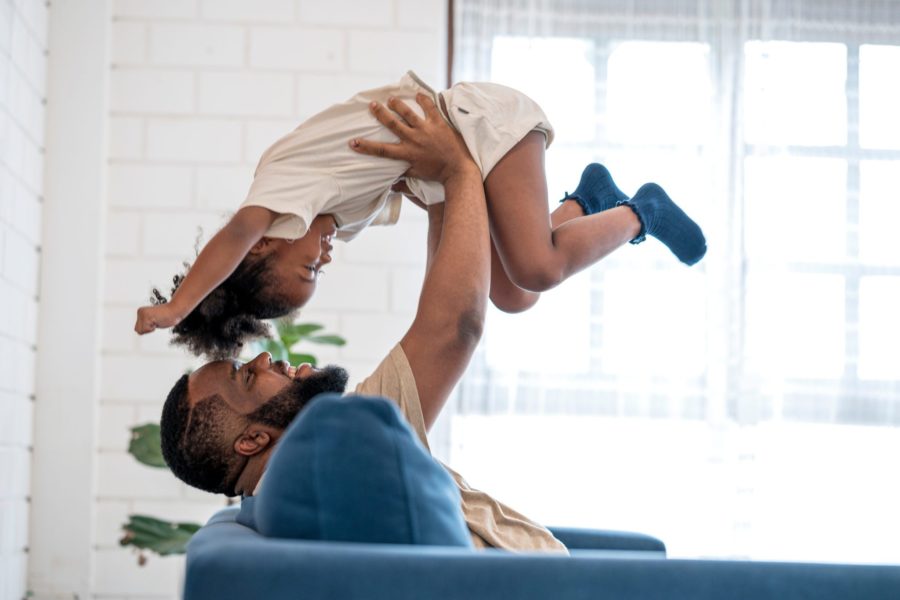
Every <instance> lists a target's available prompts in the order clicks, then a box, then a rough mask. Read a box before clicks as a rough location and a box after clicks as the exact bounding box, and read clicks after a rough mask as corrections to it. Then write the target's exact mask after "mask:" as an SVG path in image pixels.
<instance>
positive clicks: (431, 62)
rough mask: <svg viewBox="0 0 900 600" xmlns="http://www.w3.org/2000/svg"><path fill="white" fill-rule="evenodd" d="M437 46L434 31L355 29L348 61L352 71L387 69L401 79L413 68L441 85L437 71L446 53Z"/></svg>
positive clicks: (387, 71)
mask: <svg viewBox="0 0 900 600" xmlns="http://www.w3.org/2000/svg"><path fill="white" fill-rule="evenodd" d="M435 46H436V44H435V43H434V34H433V33H413V32H402V31H352V32H350V39H349V50H348V60H347V62H348V65H349V67H350V70H351V71H357V72H362V73H384V74H386V75H389V76H391V77H394V78H397V79H399V78H400V76H401V75H402V74H403V73H405V72H406V71H408V70H410V69H412V70H413V71H415V72H416V73H417V74H418V75H419V77H421V78H423V79H424V80H425V82H426V83H428V84H429V85H432V87H438V88H440V87H441V85H440V84H441V82H439V81H438V80H437V74H438V73H439V72H440V68H441V61H442V60H443V54H442V53H441V52H440V49H439V48H436V47H435ZM397 48H403V52H397Z"/></svg>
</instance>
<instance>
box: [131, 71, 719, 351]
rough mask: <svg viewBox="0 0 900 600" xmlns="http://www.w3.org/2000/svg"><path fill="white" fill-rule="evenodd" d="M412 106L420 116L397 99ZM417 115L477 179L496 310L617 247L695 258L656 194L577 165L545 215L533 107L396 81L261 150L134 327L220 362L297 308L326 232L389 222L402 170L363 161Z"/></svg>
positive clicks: (346, 233) (427, 189)
mask: <svg viewBox="0 0 900 600" xmlns="http://www.w3.org/2000/svg"><path fill="white" fill-rule="evenodd" d="M423 94H424V96H425V97H427V98H429V99H430V100H431V101H428V100H425V99H424V98H423V96H422V95H423ZM413 99H416V101H417V102H418V103H419V104H420V105H421V108H419V107H415V109H414V108H412V107H410V105H408V104H406V103H404V102H402V101H409V100H413ZM385 101H388V104H389V106H390V107H391V108H392V109H394V110H395V111H396V112H397V113H398V114H399V115H401V116H402V117H404V119H405V120H406V123H405V122H404V121H403V120H401V119H392V118H390V117H388V116H386V115H385V114H384V112H385V111H384V109H383V108H381V107H380V106H379V104H378V103H381V102H385ZM438 106H439V107H440V109H438V108H437V107H438ZM370 110H371V111H372V112H373V113H375V114H376V116H377V117H378V120H379V121H381V122H383V123H385V125H382V124H381V123H379V122H378V121H376V120H374V119H373V118H372V114H370ZM379 111H381V114H379ZM423 114H426V115H427V117H429V118H440V117H443V118H444V119H445V120H447V121H448V122H449V123H450V124H451V125H452V126H453V127H454V128H455V129H456V130H457V131H458V132H459V133H460V134H461V136H462V138H463V140H464V141H465V144H466V147H467V148H468V149H469V152H470V154H471V155H472V158H473V159H474V161H475V162H476V164H477V165H478V166H479V168H480V169H481V172H482V174H483V177H484V186H485V194H486V197H487V202H488V212H489V215H490V219H491V238H492V242H493V244H492V274H491V301H492V302H493V303H494V304H495V305H496V306H497V307H498V308H500V309H501V310H505V311H507V312H519V311H522V310H525V309H527V308H530V307H531V306H532V305H534V303H535V302H536V301H537V299H538V297H539V293H540V292H542V291H545V290H548V289H550V288H552V287H555V286H556V285H557V284H559V283H560V282H562V281H563V280H564V279H566V278H568V277H569V276H570V275H572V274H574V273H576V272H578V271H580V270H582V269H584V268H585V267H587V266H589V265H591V264H593V263H595V262H597V261H598V260H600V259H601V258H603V257H604V256H606V255H607V254H609V252H611V251H612V250H614V249H615V248H617V247H618V246H619V245H621V243H623V241H629V240H630V241H631V242H632V243H639V242H641V241H643V240H644V238H645V236H647V235H650V236H653V237H656V238H657V239H659V240H660V241H661V242H663V243H664V244H665V245H666V246H668V247H669V249H670V250H671V251H672V252H673V253H674V254H675V255H676V256H677V257H678V258H679V259H680V260H681V261H682V262H684V263H686V264H688V265H692V264H694V263H696V262H697V261H699V260H700V259H701V258H702V257H703V255H704V254H705V252H706V240H705V238H704V237H703V233H702V231H701V230H700V228H699V227H698V226H697V224H696V223H694V222H693V221H692V220H691V219H690V218H689V217H688V216H687V215H686V214H685V213H684V212H683V211H681V209H679V208H678V206H676V205H675V204H674V202H672V200H671V199H670V198H669V197H668V195H667V194H666V193H665V191H663V189H662V188H660V187H659V186H657V185H655V184H646V185H644V186H642V187H641V188H640V189H639V190H638V192H637V193H636V194H635V195H634V197H633V198H628V196H626V195H625V194H624V193H622V192H621V191H620V190H619V189H618V188H617V187H616V185H615V183H614V182H613V180H612V178H611V176H610V174H609V172H608V171H607V170H606V169H605V168H604V167H602V166H601V165H598V164H591V165H588V166H587V168H585V170H584V173H583V174H582V176H581V181H580V183H579V184H578V187H577V188H576V189H575V191H574V192H573V193H572V194H566V196H565V197H564V198H563V200H562V201H561V205H560V206H559V207H558V208H557V209H556V210H555V211H554V212H553V214H552V215H549V216H548V211H547V197H546V194H547V192H546V189H547V188H546V181H545V176H544V165H543V159H544V149H545V147H547V146H549V145H550V143H551V141H552V140H553V129H552V127H551V126H550V124H549V122H548V121H547V118H546V116H545V115H544V113H543V111H542V110H541V108H540V107H539V106H538V105H537V104H536V103H535V102H533V101H532V100H531V99H530V98H528V97H526V96H525V95H524V94H521V93H520V92H517V91H515V90H513V89H510V88H507V87H504V86H501V85H497V84H492V83H460V84H457V85H454V86H453V87H452V88H450V89H449V90H446V91H444V92H442V93H440V94H437V93H435V92H434V91H433V90H432V89H431V88H429V87H428V86H427V85H425V84H424V83H423V82H422V81H421V80H420V79H419V78H418V77H417V76H416V75H415V74H414V73H412V72H409V73H407V74H406V75H405V76H404V77H403V78H402V79H401V80H400V81H399V82H398V83H397V84H394V85H390V86H386V87H382V88H378V89H374V90H369V91H366V92H361V93H359V94H357V95H356V96H354V97H353V98H351V99H350V100H348V101H347V102H344V103H342V104H337V105H335V106H332V107H331V108H329V109H327V110H325V111H323V112H321V113H319V114H318V115H315V116H314V117H312V118H310V119H309V120H308V121H306V122H304V123H302V124H301V125H300V126H299V127H298V128H297V129H296V130H294V131H293V132H291V133H289V134H287V135H286V136H284V137H283V138H281V139H280V140H279V141H277V142H276V143H275V144H274V145H273V146H272V147H271V148H269V149H268V150H266V152H265V153H263V156H262V158H261V159H260V162H259V165H258V167H257V170H256V174H255V177H254V181H253V183H252V185H251V186H250V191H249V193H248V195H247V199H246V200H245V201H244V203H243V204H242V205H241V207H240V209H239V210H238V211H237V213H235V215H234V216H233V217H232V218H231V220H230V221H229V222H228V224H226V225H225V227H224V228H222V230H220V231H219V232H218V233H217V234H216V235H215V236H214V237H213V238H212V239H211V240H210V242H209V243H208V244H207V245H206V247H205V248H204V249H203V250H202V251H201V252H200V254H199V255H198V257H197V260H196V261H195V263H194V265H193V266H192V267H191V268H190V272H189V273H187V274H186V275H184V276H182V275H178V276H176V277H175V279H174V283H175V286H174V288H173V295H172V299H171V301H170V302H166V299H165V298H164V297H163V296H162V295H161V294H160V293H159V292H158V291H157V290H154V295H155V303H154V305H152V306H146V307H142V308H140V309H139V310H138V317H137V323H136V324H135V331H137V332H138V333H140V334H144V333H147V332H150V331H153V330H154V329H157V328H161V327H163V328H164V327H172V326H174V334H175V337H174V340H173V341H174V342H175V343H181V344H184V345H186V346H187V347H188V348H189V349H190V350H191V351H193V352H194V353H196V354H208V355H211V356H217V357H221V356H228V355H234V354H235V353H236V352H237V351H239V350H240V346H241V342H242V341H243V340H244V339H248V338H250V337H255V336H259V335H264V334H265V332H266V327H265V325H264V324H263V323H262V322H261V321H260V319H266V318H274V317H277V316H282V315H285V314H287V313H289V312H290V311H292V310H294V309H296V308H299V307H301V306H303V305H305V304H306V302H307V301H308V300H309V298H310V297H311V296H312V294H313V292H314V291H315V286H316V280H317V276H318V274H319V272H320V268H321V266H322V265H324V264H327V263H328V262H330V261H331V256H330V251H331V239H332V236H336V237H337V238H338V239H341V240H344V241H349V240H351V239H353V238H354V237H355V236H356V235H357V234H358V233H359V232H360V231H361V230H362V229H364V228H365V227H366V226H368V225H376V224H393V223H395V222H396V221H397V219H398V217H399V209H400V201H401V198H400V196H399V195H398V194H396V193H392V189H391V188H392V185H395V184H396V182H397V181H398V180H400V179H402V178H403V175H404V173H405V172H406V169H407V168H408V166H409V165H408V163H406V162H403V161H399V160H385V158H381V157H379V156H377V155H376V156H372V155H371V154H372V148H373V147H374V146H373V145H370V142H375V143H376V144H375V145H377V146H381V148H380V150H379V152H380V153H382V155H383V156H389V155H388V154H387V153H385V152H384V147H383V143H384V142H392V141H396V139H397V136H396V135H394V133H392V130H396V128H397V127H404V126H407V123H409V122H412V121H413V120H416V119H419V118H421V117H422V115H423ZM438 115H440V117H439V116H438ZM348 141H349V142H350V143H349V145H348ZM378 142H382V144H378ZM354 150H355V151H356V153H354ZM365 152H368V153H369V154H365ZM405 186H406V189H407V190H408V192H409V193H410V194H411V195H413V196H415V197H416V198H417V199H419V200H420V201H421V202H422V203H424V204H425V205H433V204H435V203H439V202H442V201H443V188H442V187H441V186H440V185H438V184H434V183H430V182H424V181H421V180H418V179H415V178H407V179H406V181H405ZM623 236H626V238H625V239H624V240H622V239H620V238H622V237H623Z"/></svg>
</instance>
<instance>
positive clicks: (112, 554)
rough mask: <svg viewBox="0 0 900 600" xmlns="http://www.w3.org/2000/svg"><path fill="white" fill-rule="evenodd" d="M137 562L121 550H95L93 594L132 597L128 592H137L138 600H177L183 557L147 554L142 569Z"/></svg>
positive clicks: (131, 554)
mask: <svg viewBox="0 0 900 600" xmlns="http://www.w3.org/2000/svg"><path fill="white" fill-rule="evenodd" d="M137 560H138V558H137V555H136V554H134V553H132V552H129V551H127V550H124V549H122V548H116V549H110V550H105V549H104V550H98V551H97V553H96V562H95V565H96V570H95V573H96V575H95V578H94V588H93V591H94V592H95V593H96V594H98V595H102V594H116V595H118V597H127V598H134V597H135V596H133V595H132V593H133V592H134V591H135V590H140V591H141V596H140V597H141V598H144V597H152V598H153V599H154V600H168V599H171V600H175V598H180V597H181V581H182V573H183V572H184V557H181V556H169V557H166V558H160V557H158V556H156V555H151V556H150V559H149V560H148V561H147V563H146V564H145V565H143V566H138V564H137Z"/></svg>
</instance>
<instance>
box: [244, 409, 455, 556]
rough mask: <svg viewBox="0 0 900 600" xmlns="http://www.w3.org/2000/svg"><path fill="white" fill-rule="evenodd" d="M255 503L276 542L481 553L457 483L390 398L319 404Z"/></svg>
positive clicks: (278, 453)
mask: <svg viewBox="0 0 900 600" xmlns="http://www.w3.org/2000/svg"><path fill="white" fill-rule="evenodd" d="M255 504H256V507H255V515H253V516H254V517H255V525H256V528H257V530H258V531H259V532H260V533H262V534H263V535H264V536H266V537H271V538H291V539H305V540H329V541H340V542H368V543H384V544H416V545H440V546H462V547H467V548H471V547H472V542H471V539H470V537H469V532H468V529H467V527H466V524H465V521H464V519H463V515H462V509H461V508H460V495H459V490H458V488H457V487H456V484H455V483H454V482H453V479H451V477H450V475H449V474H448V473H447V471H446V470H445V469H444V468H443V467H441V466H440V465H439V464H438V463H437V462H436V461H435V460H434V459H433V458H432V457H431V456H430V455H429V454H428V452H427V451H426V450H425V448H424V447H423V446H422V444H421V442H419V440H418V439H417V438H416V435H415V434H414V433H413V431H412V429H411V428H410V427H409V425H408V424H407V423H406V420H405V419H404V418H403V416H402V415H401V414H400V412H399V410H397V408H396V406H395V405H394V404H393V403H391V402H389V401H387V400H385V399H383V398H372V397H366V396H346V397H342V396H340V395H337V394H322V395H320V396H317V397H316V399H315V400H313V402H312V403H311V404H310V405H309V406H308V407H306V408H305V409H304V410H303V412H302V413H301V414H300V416H299V417H298V418H297V419H296V420H295V421H294V422H293V423H292V424H291V426H290V427H288V429H287V430H286V431H285V433H284V435H283V436H282V438H281V439H280V440H279V442H278V446H277V447H276V449H275V451H274V453H273V454H272V457H271V459H270V460H269V465H268V467H267V470H266V475H265V479H264V481H263V484H262V489H261V491H260V492H259V494H258V495H257V498H256V502H255Z"/></svg>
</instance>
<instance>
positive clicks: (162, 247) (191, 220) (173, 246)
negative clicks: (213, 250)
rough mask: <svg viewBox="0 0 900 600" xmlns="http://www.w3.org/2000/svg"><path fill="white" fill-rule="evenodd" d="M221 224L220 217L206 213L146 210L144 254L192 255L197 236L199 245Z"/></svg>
mask: <svg viewBox="0 0 900 600" xmlns="http://www.w3.org/2000/svg"><path fill="white" fill-rule="evenodd" d="M224 224H225V223H224V222H223V221H222V219H221V218H220V217H218V216H216V215H209V214H207V213H195V212H178V213H157V214H153V213H148V214H145V215H144V217H143V233H142V235H141V239H142V240H143V248H142V250H143V254H144V256H151V257H157V256H167V257H172V258H175V259H184V258H188V259H192V258H193V256H194V252H193V249H194V247H195V245H196V244H197V240H198V238H199V240H200V243H201V247H202V244H205V243H206V242H207V241H209V239H210V238H211V237H212V236H213V235H215V233H216V232H217V231H218V230H219V229H221V227H222V226H223V225H224Z"/></svg>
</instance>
